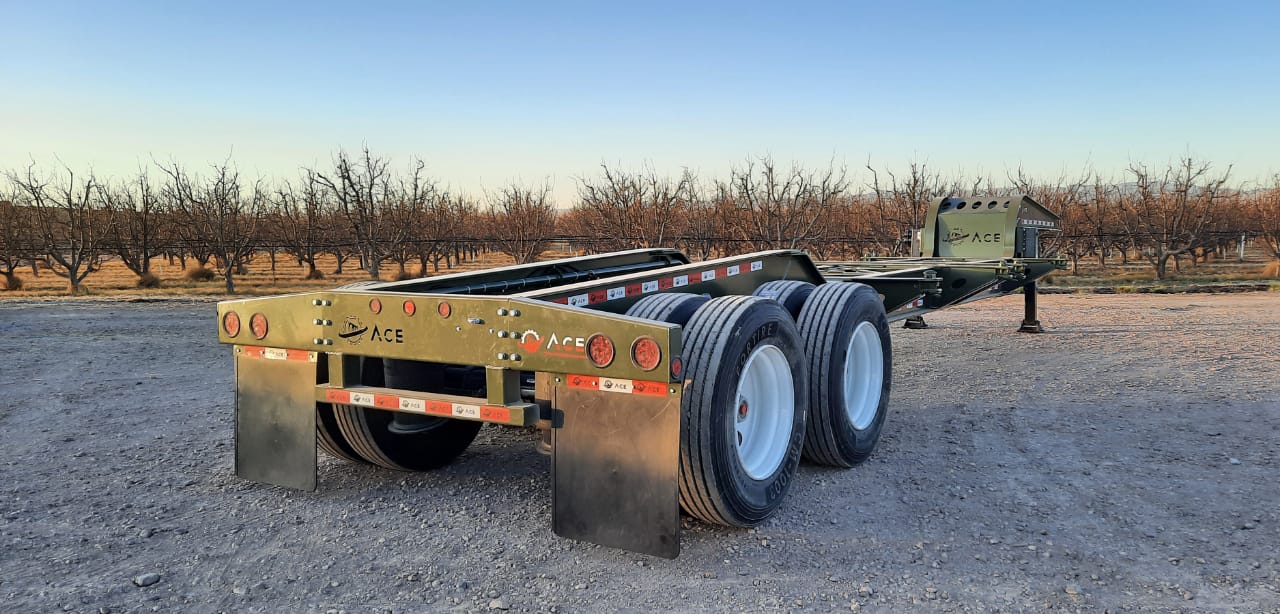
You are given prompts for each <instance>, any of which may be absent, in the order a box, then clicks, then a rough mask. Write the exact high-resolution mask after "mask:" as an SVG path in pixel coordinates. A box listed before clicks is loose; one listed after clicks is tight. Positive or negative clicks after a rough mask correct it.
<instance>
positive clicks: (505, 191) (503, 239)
mask: <svg viewBox="0 0 1280 614" xmlns="http://www.w3.org/2000/svg"><path fill="white" fill-rule="evenodd" d="M485 200H486V201H488V203H487V205H488V208H487V209H486V210H485V215H484V222H485V223H486V225H487V226H488V228H487V231H488V232H487V234H488V236H487V237H486V239H487V240H488V241H489V242H490V243H491V244H492V245H494V247H496V248H497V250H498V251H500V252H502V253H504V254H506V255H508V256H511V257H512V258H514V259H515V261H516V262H517V263H519V264H524V263H527V262H534V261H536V260H537V259H538V257H539V256H541V255H542V252H545V251H547V247H548V246H549V245H550V244H551V240H550V239H551V237H552V236H554V234H555V231H556V208H555V205H553V204H552V203H551V186H550V185H547V184H543V185H542V186H539V187H532V188H531V187H524V186H521V185H518V184H514V183H513V184H511V185H508V186H506V187H503V188H502V189H501V190H499V191H497V192H492V193H486V194H485Z"/></svg>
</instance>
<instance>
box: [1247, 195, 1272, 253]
mask: <svg viewBox="0 0 1280 614" xmlns="http://www.w3.org/2000/svg"><path fill="white" fill-rule="evenodd" d="M1246 210H1247V211H1248V215H1249V217H1250V218H1252V219H1253V228H1252V230H1253V232H1256V233H1257V234H1258V235H1259V236H1261V237H1262V240H1263V242H1264V243H1266V245H1267V248H1268V249H1269V250H1270V251H1271V257H1272V258H1276V259H1280V175H1276V176H1275V177H1273V178H1272V179H1271V186H1270V187H1268V188H1267V189H1264V190H1259V191H1257V192H1255V193H1253V194H1251V195H1250V196H1249V199H1248V205H1247V209H1246Z"/></svg>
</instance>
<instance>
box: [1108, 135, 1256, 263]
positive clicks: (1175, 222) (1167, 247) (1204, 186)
mask: <svg viewBox="0 0 1280 614" xmlns="http://www.w3.org/2000/svg"><path fill="white" fill-rule="evenodd" d="M1211 170H1212V165H1210V164H1209V163H1207V162H1199V161H1196V160H1194V159H1192V158H1191V157H1190V156H1188V157H1185V158H1182V159H1181V160H1180V161H1179V162H1178V164H1177V165H1172V164H1171V165H1169V166H1168V167H1166V168H1165V169H1164V170H1163V171H1162V172H1159V173H1158V174H1156V173H1153V172H1152V171H1151V170H1150V169H1149V168H1147V166H1146V165H1145V164H1133V165H1130V166H1129V173H1130V174H1132V175H1133V178H1134V183H1135V187H1136V190H1135V192H1134V193H1133V194H1130V195H1127V196H1126V197H1125V199H1124V208H1125V211H1124V216H1123V219H1124V226H1125V230H1126V231H1127V232H1128V233H1129V235H1130V236H1131V237H1132V238H1133V239H1134V241H1135V242H1136V243H1137V244H1138V245H1140V246H1141V250H1142V251H1141V253H1142V256H1143V257H1145V258H1146V259H1147V261H1148V262H1150V263H1151V266H1152V267H1153V268H1154V269H1155V271H1156V277H1157V278H1158V279H1164V278H1165V276H1166V275H1167V274H1168V265H1169V260H1170V259H1171V258H1174V257H1175V256H1179V255H1182V254H1187V253H1189V252H1191V250H1193V249H1195V248H1197V247H1200V246H1201V244H1202V242H1203V241H1204V240H1205V238H1206V236H1207V232H1208V231H1209V230H1211V229H1212V228H1213V221H1214V217H1215V216H1216V215H1218V214H1219V210H1220V208H1221V207H1222V206H1223V202H1224V201H1226V200H1228V199H1229V198H1231V197H1233V196H1234V195H1233V194H1232V193H1231V191H1230V190H1228V189H1227V188H1226V183H1227V178H1228V177H1229V176H1230V174H1231V167H1227V170H1226V171H1225V172H1223V173H1222V174H1221V175H1214V174H1211V172H1210V171H1211Z"/></svg>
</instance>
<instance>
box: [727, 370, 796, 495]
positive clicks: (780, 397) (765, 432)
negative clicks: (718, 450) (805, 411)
mask: <svg viewBox="0 0 1280 614" xmlns="http://www.w3.org/2000/svg"><path fill="white" fill-rule="evenodd" d="M795 413H796V400H795V383H794V381H793V380H792V378H791V364H790V363H789V362H788V361H787V355H786V354H784V353H782V350H780V349H778V348H777V346H773V345H761V346H759V347H757V348H756V349H755V350H753V351H752V352H751V356H749V357H748V358H747V363H746V365H745V366H744V367H743V368H742V378H741V379H740V380H738V394H737V396H736V397H735V400H734V404H733V420H734V422H733V427H734V438H735V440H736V442H737V449H738V461H739V462H740V463H742V469H743V470H744V471H746V472H747V475H749V476H751V478H752V479H755V480H763V479H765V478H767V477H769V476H770V475H773V472H774V471H777V470H778V467H779V466H781V465H782V460H783V459H784V458H786V456H787V447H788V444H790V442H791V426H792V424H793V423H794V421H795Z"/></svg>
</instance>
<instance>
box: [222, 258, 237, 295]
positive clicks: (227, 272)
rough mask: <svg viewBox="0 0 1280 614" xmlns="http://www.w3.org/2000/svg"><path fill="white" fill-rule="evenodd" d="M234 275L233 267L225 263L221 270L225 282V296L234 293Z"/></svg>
mask: <svg viewBox="0 0 1280 614" xmlns="http://www.w3.org/2000/svg"><path fill="white" fill-rule="evenodd" d="M235 273H236V271H235V266H234V265H232V264H231V263H227V265H226V266H225V267H223V269H222V275H223V277H224V278H226V280H227V294H235V293H236V282H235Z"/></svg>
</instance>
